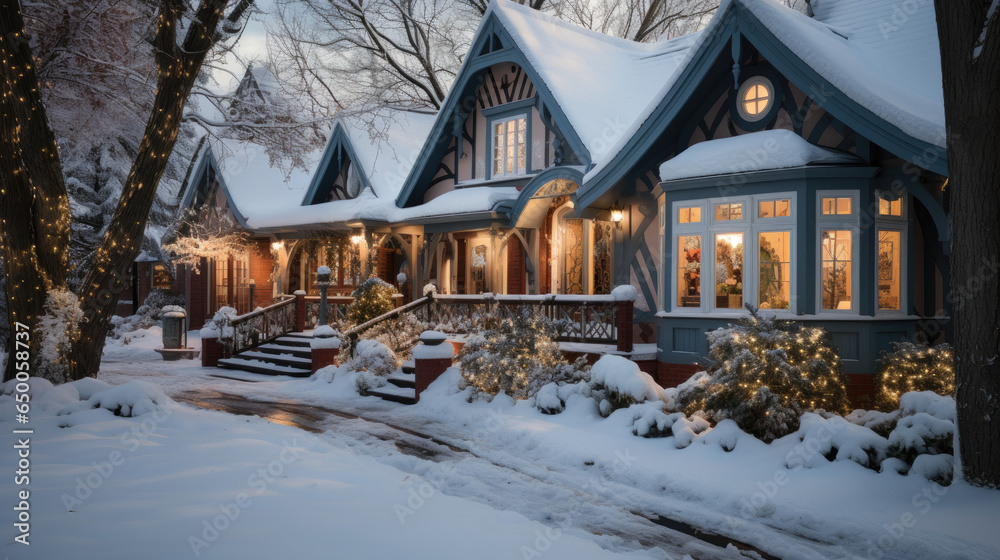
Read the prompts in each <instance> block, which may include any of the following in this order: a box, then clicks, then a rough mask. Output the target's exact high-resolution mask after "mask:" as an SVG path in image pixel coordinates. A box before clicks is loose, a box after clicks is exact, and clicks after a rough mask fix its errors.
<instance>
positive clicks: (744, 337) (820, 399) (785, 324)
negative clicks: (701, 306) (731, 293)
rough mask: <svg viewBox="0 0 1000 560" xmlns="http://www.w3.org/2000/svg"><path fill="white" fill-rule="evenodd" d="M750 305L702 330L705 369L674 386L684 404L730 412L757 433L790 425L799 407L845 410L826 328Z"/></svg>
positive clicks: (775, 433) (716, 413) (717, 416)
mask: <svg viewBox="0 0 1000 560" xmlns="http://www.w3.org/2000/svg"><path fill="white" fill-rule="evenodd" d="M750 312H751V316H750V317H749V318H748V319H746V320H744V321H741V322H740V323H739V324H737V325H734V326H731V327H730V328H728V329H719V330H717V331H714V332H711V333H709V334H708V338H709V352H708V357H707V359H706V366H707V370H708V373H709V377H708V379H707V380H705V381H704V382H702V383H701V384H698V385H696V386H694V387H691V388H688V389H686V390H682V391H681V392H680V394H679V395H678V398H679V400H680V403H681V404H682V406H683V407H684V409H685V411H686V412H687V413H688V414H691V413H694V412H697V411H704V412H705V413H706V415H707V416H708V418H709V419H710V420H712V421H716V422H718V421H720V420H723V419H725V418H731V419H733V420H735V421H736V423H737V424H738V425H739V426H740V428H742V429H743V430H744V431H746V432H747V433H750V434H752V435H754V436H756V437H758V438H760V439H763V440H764V441H771V440H773V439H776V438H779V437H781V436H783V435H786V434H789V433H791V432H794V431H795V430H797V429H798V427H799V417H800V416H801V415H802V413H803V412H805V411H808V410H817V409H823V410H825V411H827V412H833V413H838V414H846V413H848V412H849V411H850V408H849V404H848V399H847V389H846V385H847V379H846V376H845V375H844V374H843V372H842V371H841V368H840V356H839V355H838V354H837V351H836V349H835V348H834V346H833V344H832V343H831V342H830V339H829V337H828V335H827V333H826V331H825V330H823V329H822V328H818V327H807V326H804V325H797V324H794V323H792V322H790V321H779V320H776V319H775V318H774V317H773V316H761V315H759V314H758V313H757V310H756V309H751V310H750Z"/></svg>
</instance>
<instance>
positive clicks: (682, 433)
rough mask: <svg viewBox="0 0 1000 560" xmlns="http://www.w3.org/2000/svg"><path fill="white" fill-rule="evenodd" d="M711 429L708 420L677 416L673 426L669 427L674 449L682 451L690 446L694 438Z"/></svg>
mask: <svg viewBox="0 0 1000 560" xmlns="http://www.w3.org/2000/svg"><path fill="white" fill-rule="evenodd" d="M711 427H712V426H711V424H709V423H708V420H705V419H704V418H702V417H701V416H690V417H685V416H683V415H681V416H679V417H678V418H677V420H676V421H675V422H674V423H673V425H671V426H670V432H671V433H673V435H674V447H676V448H677V449H684V448H685V447H687V446H689V445H691V442H692V441H694V438H695V436H697V435H698V434H700V433H702V432H704V431H705V430H708V429H709V428H711Z"/></svg>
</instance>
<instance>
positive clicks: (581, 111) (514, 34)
mask: <svg viewBox="0 0 1000 560" xmlns="http://www.w3.org/2000/svg"><path fill="white" fill-rule="evenodd" d="M695 38H696V36H695V35H692V36H687V37H681V38H679V39H675V40H671V41H664V42H660V43H653V44H646V43H636V42H634V41H628V40H625V39H618V38H615V37H611V36H608V35H604V34H602V33H598V32H596V31H591V30H588V29H584V28H582V27H579V26H577V25H574V24H572V23H568V22H566V21H563V20H560V19H558V18H556V17H553V16H551V15H548V14H544V13H541V12H539V11H537V10H533V9H531V8H528V7H526V6H522V5H520V4H515V3H513V2H509V1H508V0H492V1H491V2H490V5H489V7H488V8H487V10H486V14H485V15H484V16H483V19H482V21H481V23H480V25H479V28H478V30H477V31H476V34H475V36H474V38H473V41H472V46H471V48H470V49H469V56H467V57H466V60H465V62H464V63H463V65H462V69H461V70H460V71H459V73H458V77H457V78H456V80H455V84H454V86H453V87H452V89H451V91H450V92H449V93H448V97H447V98H446V99H445V101H444V103H443V105H442V108H441V111H440V112H439V113H438V118H437V121H436V122H435V124H434V128H433V130H432V131H431V134H430V136H429V137H428V141H427V143H426V144H425V145H424V147H423V149H422V150H421V152H420V157H418V158H417V160H416V163H415V165H414V167H413V170H412V172H411V173H410V175H409V177H408V178H407V181H406V184H405V185H404V188H403V191H402V192H401V193H400V196H399V198H398V199H397V203H398V205H399V206H412V205H415V204H419V202H420V195H421V194H422V191H421V192H418V189H420V188H424V187H426V185H425V184H423V183H426V182H427V181H428V179H429V178H430V177H431V176H432V175H433V174H434V172H435V171H436V167H435V166H436V165H437V164H438V160H439V159H440V155H441V153H442V152H443V150H444V149H445V148H446V147H447V144H448V141H449V139H450V138H451V136H452V135H454V131H455V128H456V124H459V125H460V124H461V122H464V119H465V117H466V116H467V114H468V113H467V112H464V113H463V111H462V107H461V105H462V103H461V101H462V98H463V97H464V96H466V95H469V90H472V89H474V88H475V86H476V83H475V80H473V79H472V77H473V75H475V74H477V73H479V72H481V71H482V70H484V68H486V67H487V66H489V65H492V64H496V63H498V62H506V61H513V62H516V63H518V64H519V65H521V66H522V67H523V68H524V70H525V72H526V73H527V74H528V76H529V77H530V79H531V83H532V84H533V85H534V86H535V88H536V89H537V90H538V96H539V98H540V109H541V108H544V109H545V111H546V112H547V113H548V114H550V115H551V117H552V119H553V120H554V121H555V124H556V126H557V128H559V130H560V132H561V133H562V134H563V135H564V136H565V137H566V141H567V142H568V143H569V144H570V146H571V147H572V149H573V151H574V152H575V153H576V154H577V156H579V157H580V158H581V160H582V161H583V163H584V164H585V165H587V166H590V165H593V164H594V162H596V161H600V160H601V159H603V158H605V157H606V156H607V154H608V148H610V147H611V146H612V145H613V144H614V143H615V142H616V141H617V140H618V137H619V136H620V135H621V133H622V131H623V130H624V129H625V128H626V127H627V126H628V125H629V124H630V123H631V122H632V121H633V120H635V118H636V117H637V116H638V115H639V112H640V110H641V109H642V108H643V107H645V106H646V105H647V104H649V103H650V101H651V100H652V98H653V96H654V95H655V94H656V88H655V87H650V86H649V85H648V84H649V82H650V81H651V80H654V81H655V80H656V79H657V76H662V75H664V74H665V73H670V72H673V71H674V70H675V69H676V67H677V66H678V64H679V63H680V61H681V60H682V59H683V58H684V56H685V54H686V52H687V51H688V50H689V49H690V48H691V46H692V45H693V44H694V42H695ZM497 41H499V42H500V43H502V44H501V45H497V44H496V43H497Z"/></svg>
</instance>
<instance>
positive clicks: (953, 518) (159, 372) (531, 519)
mask: <svg viewBox="0 0 1000 560" xmlns="http://www.w3.org/2000/svg"><path fill="white" fill-rule="evenodd" d="M136 342H140V341H133V342H130V343H129V344H128V345H126V346H132V345H133V344H135V343H136ZM141 346H142V344H141V343H140V344H139V345H137V346H134V347H133V351H135V350H137V349H139V348H141ZM116 351H118V350H116ZM120 352H125V351H124V350H120ZM136 355H139V354H136ZM153 355H154V356H156V357H155V359H153V358H147V357H146V356H145V355H142V357H141V361H137V362H134V363H133V362H129V361H128V358H126V357H125V356H124V354H117V355H116V354H114V352H112V351H111V349H110V348H109V355H108V356H107V358H106V360H105V364H104V366H103V369H102V374H101V376H100V379H101V380H102V381H104V382H107V383H110V384H112V385H119V384H122V383H126V382H132V381H135V380H141V381H145V382H148V383H149V384H151V385H154V386H155V387H159V388H161V389H162V390H163V391H164V392H165V393H166V394H168V395H171V396H174V397H176V398H178V399H186V400H196V399H197V396H198V395H204V396H208V395H218V394H219V393H223V394H229V395H238V396H240V397H244V398H247V399H250V400H260V401H282V402H294V403H307V404H312V405H316V406H318V407H324V408H326V409H333V410H336V411H338V412H342V413H347V414H353V415H357V416H361V417H363V418H367V419H369V420H371V422H365V421H364V420H345V419H344V418H343V417H342V416H336V415H332V416H330V419H329V421H328V423H327V424H323V423H322V422H323V421H320V425H321V426H322V427H324V428H327V429H328V430H327V431H326V432H324V433H321V434H310V433H307V432H306V431H303V430H300V429H297V428H293V427H288V426H281V425H278V424H277V423H281V422H287V421H289V420H290V417H288V415H287V414H286V413H284V412H282V411H281V410H278V411H277V412H275V413H274V414H271V415H270V417H271V419H272V420H273V421H274V422H273V423H272V422H269V421H267V420H262V419H258V418H255V417H245V416H244V417H235V416H231V415H228V414H223V413H219V412H213V411H203V410H197V409H194V408H192V407H190V406H188V405H182V404H176V403H173V402H171V401H166V402H165V403H164V404H162V405H160V406H159V407H158V408H157V409H156V411H154V412H150V413H147V414H146V415H144V416H140V417H137V418H121V417H116V416H114V415H113V414H112V413H111V412H110V411H107V410H103V409H99V410H90V409H88V410H80V411H77V412H73V413H71V414H64V415H62V416H56V415H55V414H56V412H57V411H58V410H62V409H64V407H65V406H69V405H71V404H72V402H73V401H75V400H76V398H74V396H73V395H72V394H69V395H66V394H64V393H67V392H68V393H72V391H71V390H70V389H68V388H67V389H62V388H57V389H54V390H53V391H55V392H54V393H53V394H52V395H50V396H49V397H48V400H49V401H51V403H50V404H48V405H44V406H45V407H46V408H47V410H44V411H43V410H40V407H41V406H42V404H41V403H43V402H45V401H46V397H45V395H44V394H42V395H35V398H36V399H37V402H36V403H35V408H34V409H33V414H32V421H31V427H33V428H34V429H35V430H36V432H35V434H34V436H33V438H34V439H33V440H32V455H31V457H32V477H31V479H32V480H31V490H32V500H31V508H32V509H31V512H32V517H31V522H32V534H31V537H32V543H33V544H32V546H31V547H30V548H24V549H23V550H21V549H18V548H10V547H15V546H16V547H21V546H22V545H19V544H16V543H15V544H11V545H8V550H10V551H11V553H13V554H14V556H13V557H16V558H20V557H30V558H56V557H59V556H63V555H66V556H68V555H71V554H74V553H76V552H79V551H81V550H85V551H88V552H90V551H95V553H97V552H99V553H100V554H101V555H102V557H111V558H118V557H120V558H133V557H137V556H139V557H147V558H181V557H186V556H187V555H197V554H196V553H200V554H201V555H203V556H206V557H218V558H237V557H244V558H265V557H273V556H289V555H292V556H294V557H301V558H313V557H331V556H333V557H337V558H340V557H344V558H389V557H395V556H399V555H400V554H405V555H408V556H409V557H416V558H431V557H434V558H441V557H443V558H473V557H476V558H478V557H485V558H535V557H544V558H562V557H565V558H570V557H573V558H601V557H613V556H622V555H624V556H628V557H654V558H667V557H673V558H679V557H682V556H683V555H684V554H685V553H690V554H691V556H692V557H694V558H726V557H739V556H737V555H736V553H735V552H733V551H732V550H730V551H729V552H726V551H723V550H721V549H718V550H717V551H715V552H713V551H712V550H711V547H708V546H705V545H704V543H693V544H692V543H688V544H685V543H683V542H681V541H678V540H676V539H674V540H671V539H660V540H658V539H656V538H654V537H655V535H656V534H658V531H659V530H661V529H662V528H660V527H659V526H652V528H646V527H647V526H648V524H647V525H642V524H641V523H639V522H637V521H636V517H635V516H634V515H633V514H632V512H635V513H641V514H645V515H647V516H653V515H661V516H663V517H664V518H668V519H671V520H674V521H679V522H682V523H685V524H688V525H692V526H695V527H698V528H701V529H702V530H705V531H708V532H713V533H718V534H722V535H725V536H727V537H730V538H733V539H736V540H739V541H741V542H743V543H748V544H750V545H752V546H754V547H757V548H759V549H760V550H763V551H765V552H767V553H768V554H770V555H772V556H775V557H778V558H783V559H794V558H900V559H903V558H905V559H907V560H921V559H927V560H931V559H934V560H938V559H959V558H961V559H966V558H968V559H984V560H985V559H995V558H998V557H1000V533H998V532H997V531H996V530H995V524H996V520H997V519H1000V493H998V492H996V491H990V490H983V489H978V488H973V487H970V486H968V485H966V484H964V483H962V482H961V481H958V482H956V483H954V484H952V485H951V486H948V487H940V486H937V485H936V484H934V483H932V482H929V481H928V480H927V479H926V478H923V477H919V476H916V475H911V476H902V475H899V474H896V473H895V472H892V471H891V469H890V470H888V471H889V472H884V473H876V472H874V471H872V470H869V469H866V468H864V467H861V466H860V465H858V464H856V463H854V462H851V461H841V462H827V461H826V460H825V459H821V460H816V459H817V458H816V457H809V456H808V454H809V449H808V447H807V446H802V445H800V442H799V440H798V439H797V438H795V439H794V440H793V439H792V438H785V439H781V440H778V441H776V442H774V443H772V444H770V445H766V444H763V443H761V442H759V441H757V440H754V439H752V438H750V437H748V436H746V435H744V434H741V433H739V432H738V431H737V430H732V429H729V428H726V429H722V428H717V429H716V430H714V431H713V432H709V433H708V434H705V435H703V436H699V437H698V438H696V439H695V440H694V443H693V444H692V445H690V446H688V447H686V448H684V449H678V448H677V446H676V445H675V438H673V437H670V438H659V439H643V438H639V437H636V436H634V435H632V427H633V422H634V419H635V417H636V415H637V414H638V413H641V412H642V410H641V407H642V406H643V405H637V407H639V408H637V407H633V408H632V409H624V410H619V411H616V412H614V413H612V414H611V416H610V417H608V418H602V417H601V416H600V415H599V414H598V411H597V408H596V405H595V403H594V401H593V400H592V399H578V400H573V399H570V400H569V401H567V406H566V411H565V412H563V413H561V414H558V415H551V416H549V415H543V414H541V413H540V412H539V411H538V410H537V409H536V408H534V407H533V406H531V405H530V403H529V402H527V401H519V402H516V403H515V402H513V401H511V400H509V399H505V398H497V399H494V401H493V402H492V403H486V402H482V401H476V402H472V403H470V402H467V395H466V394H465V393H461V392H459V391H458V389H457V386H456V385H457V375H458V374H457V372H456V371H454V370H450V371H449V373H447V374H445V375H444V376H443V377H442V378H441V379H439V380H438V381H437V382H436V383H435V384H434V385H432V386H431V388H430V389H429V390H428V391H427V392H425V393H424V394H423V395H422V396H421V402H420V403H419V404H417V405H414V406H409V407H408V406H403V405H397V404H392V403H388V402H385V401H382V400H381V399H378V398H375V397H361V396H359V395H357V393H356V392H355V391H354V389H353V381H352V380H351V379H350V378H349V377H347V376H340V377H338V378H336V379H334V381H333V382H332V383H329V382H327V381H324V380H321V379H318V378H316V379H292V378H284V377H276V378H272V377H267V376H260V375H255V374H243V373H238V372H224V371H222V370H215V369H203V368H200V367H199V366H198V362H196V361H190V360H182V361H180V362H173V363H166V362H162V361H160V360H159V356H158V355H156V354H155V353H153ZM109 358H110V359H109ZM213 374H214V375H213ZM216 375H227V376H231V377H239V378H242V379H244V380H245V381H239V380H235V379H227V378H222V377H217V376H216ZM247 381H252V382H247ZM93 385H94V384H93V383H89V384H88V386H87V387H86V388H85V390H84V391H82V392H83V393H84V396H85V397H89V396H90V395H89V394H88V393H89V392H92V391H93V390H94V387H93ZM152 392H154V393H155V391H152ZM60 393H63V394H61V395H60ZM78 406H79V405H78ZM12 407H13V404H12V403H11V402H10V400H9V398H6V397H5V398H2V400H0V421H2V422H3V423H4V425H5V427H7V428H8V429H4V432H6V433H7V434H9V433H10V429H9V428H10V427H13V426H14V424H13V423H12V420H13V412H12ZM142 408H143V407H142V406H140V408H139V410H140V411H141V410H142ZM158 414H159V417H158V416H157V415H158ZM160 417H162V420H161V419H160ZM379 422H384V423H388V424H391V425H392V426H402V427H406V428H409V429H412V430H415V431H418V432H420V433H422V434H430V435H433V436H435V437H436V438H437V439H438V440H439V441H442V442H446V443H448V444H452V445H454V446H455V447H456V448H460V449H462V450H467V451H468V452H469V453H465V452H462V453H455V454H450V453H448V452H445V453H442V454H441V455H440V456H433V455H428V456H426V457H422V456H420V454H419V453H413V452H410V453H405V452H403V451H404V449H403V447H400V446H399V445H398V444H397V445H393V444H392V442H391V441H383V439H386V440H388V439H390V438H391V434H389V433H388V432H391V431H392V430H391V429H390V428H387V427H386V426H385V425H384V424H379ZM379 427H381V429H384V430H385V431H386V433H385V434H382V433H381V432H379V431H378V429H379ZM372 434H375V435H372ZM713 434H714V435H713ZM4 437H7V438H10V437H11V436H10V435H5V436H4ZM733 444H735V447H733ZM3 445H13V441H10V442H3ZM724 446H725V447H727V448H731V449H732V451H729V452H727V451H725V450H724V448H723V447H724ZM445 451H446V449H445ZM795 453H799V454H803V453H804V454H806V456H804V457H803V461H802V462H804V463H809V464H813V465H815V467H813V468H788V466H787V465H788V456H789V455H790V454H793V455H792V456H793V457H794V456H795V455H794V454H795ZM115 461H117V462H119V464H118V465H113V464H112V467H113V468H111V469H109V468H108V467H107V465H106V463H114V462H115ZM793 464H797V463H795V462H793ZM261 469H265V471H264V472H263V473H262V472H261ZM267 469H271V473H270V475H271V479H270V481H269V480H268V479H267V478H266V477H265V475H267V474H268V473H267V472H266V471H267ZM103 473H108V474H107V475H105V474H103ZM11 482H12V479H11V478H10V477H7V478H6V479H5V482H4V485H5V486H6V488H5V489H4V490H2V494H0V495H6V496H11V499H13V496H14V488H13V487H12V485H11ZM81 483H82V485H81ZM87 490H90V492H89V494H88V492H87ZM81 495H86V497H85V498H80V497H79V496H81ZM65 496H69V497H70V499H69V500H66V498H65ZM74 497H77V501H74V500H73V499H72V498H74ZM241 499H242V503H245V504H247V505H246V506H245V507H244V506H240V507H239V514H238V515H236V514H235V513H232V512H233V508H232V507H231V506H230V505H229V504H236V505H237V506H239V504H240V500H241ZM77 502H79V503H77ZM220 506H221V507H220ZM224 510H225V511H224ZM226 512H230V513H229V517H226ZM220 515H222V516H223V517H219V516H220ZM230 517H231V518H232V519H230ZM206 522H207V523H208V524H209V525H208V526H206ZM212 523H216V524H217V525H218V526H219V527H223V526H225V527H226V528H225V529H219V528H216V527H210V525H211V524H212ZM8 526H9V525H8ZM212 529H215V530H214V531H213V530H212ZM642 531H648V533H647V534H648V536H649V537H650V538H649V539H643V538H642V537H636V538H633V537H635V535H636V534H641V532H642ZM662 531H663V532H669V531H668V530H667V529H662ZM675 536H676V535H675ZM192 538H193V539H200V540H192ZM692 540H693V539H692ZM202 542H204V543H205V544H206V545H207V546H204V547H203V546H201V544H202ZM194 548H197V551H195V550H193V549H194ZM23 552H28V553H29V554H28V555H27V556H23V554H22V553H23ZM748 554H752V553H748Z"/></svg>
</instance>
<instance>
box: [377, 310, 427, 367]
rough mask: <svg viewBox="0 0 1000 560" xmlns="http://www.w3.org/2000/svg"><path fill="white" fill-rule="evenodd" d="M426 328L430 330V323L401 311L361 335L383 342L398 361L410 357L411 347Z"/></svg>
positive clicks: (403, 360)
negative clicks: (398, 314)
mask: <svg viewBox="0 0 1000 560" xmlns="http://www.w3.org/2000/svg"><path fill="white" fill-rule="evenodd" d="M426 330H432V329H431V324H430V323H427V322H425V321H421V320H420V318H419V317H417V316H416V315H415V314H413V313H403V314H402V315H400V316H399V317H397V318H395V319H389V320H387V321H382V322H381V323H379V324H377V325H375V326H374V327H372V328H370V329H368V330H366V331H365V332H363V333H362V334H361V336H363V337H364V338H368V339H372V340H377V341H379V342H381V343H382V344H385V345H386V346H388V347H389V349H390V350H392V352H393V353H394V354H395V355H396V359H397V360H398V361H400V362H405V361H406V360H409V359H410V356H411V353H412V352H413V347H414V346H416V345H417V342H419V341H420V333H422V332H424V331H426Z"/></svg>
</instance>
